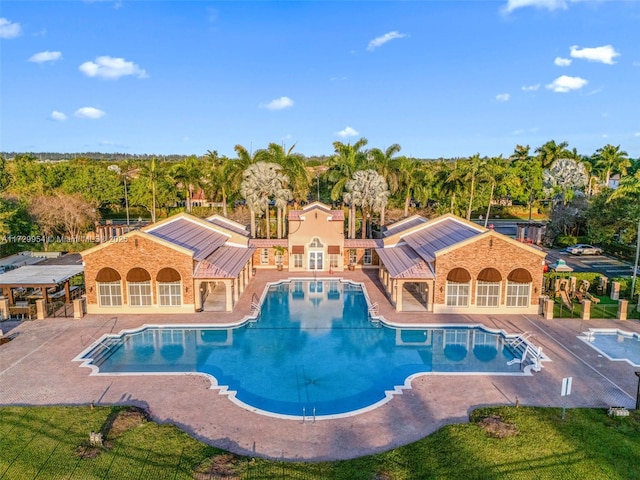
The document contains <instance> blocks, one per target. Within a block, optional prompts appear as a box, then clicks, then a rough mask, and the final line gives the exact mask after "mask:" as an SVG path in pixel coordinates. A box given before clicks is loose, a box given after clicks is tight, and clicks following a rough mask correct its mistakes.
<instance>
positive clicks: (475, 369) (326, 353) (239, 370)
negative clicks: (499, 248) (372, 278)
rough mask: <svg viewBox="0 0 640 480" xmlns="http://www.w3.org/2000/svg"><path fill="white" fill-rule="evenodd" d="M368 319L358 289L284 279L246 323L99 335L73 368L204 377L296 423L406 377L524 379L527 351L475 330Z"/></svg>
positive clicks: (361, 404)
mask: <svg viewBox="0 0 640 480" xmlns="http://www.w3.org/2000/svg"><path fill="white" fill-rule="evenodd" d="M368 312H369V305H368V301H367V298H366V295H365V292H364V290H363V287H362V286H361V285H359V284H352V283H349V282H342V281H338V280H330V281H329V280H320V281H303V280H294V281H290V282H283V283H280V284H274V285H270V286H268V288H267V290H266V293H265V295H263V300H262V306H261V311H260V315H259V317H257V318H255V319H250V320H248V321H244V322H242V323H240V324H237V325H234V326H229V327H224V328H222V327H212V326H196V325H193V326H180V327H175V326H144V327H142V328H140V329H138V330H136V331H125V332H121V333H120V334H119V335H107V336H104V337H102V338H101V339H100V340H99V341H98V342H97V343H95V344H94V345H93V346H91V347H89V348H88V349H87V350H85V352H83V353H81V354H80V355H79V356H78V357H77V358H76V360H78V361H82V362H83V363H82V365H83V366H88V367H91V368H92V369H93V374H98V375H123V374H125V375H140V374H180V373H200V374H205V375H208V376H210V378H211V382H212V388H219V389H220V392H221V393H224V394H227V395H229V397H230V398H231V399H232V400H233V401H234V402H236V403H238V404H240V405H242V406H243V407H245V408H248V409H251V410H254V411H258V412H261V413H268V414H273V415H278V416H285V417H296V418H299V417H301V416H314V417H316V418H317V417H333V418H335V417H336V416H341V415H350V414H354V413H357V412H361V411H364V410H368V409H371V408H374V407H375V406H377V405H380V404H381V403H384V402H386V401H388V400H389V399H390V398H391V397H392V396H393V394H396V393H401V392H402V389H404V388H410V381H411V379H412V378H413V377H415V376H416V375H423V374H447V375H460V374H464V375H473V374H493V375H522V374H530V371H531V367H532V365H531V361H530V359H529V358H527V356H526V353H525V351H526V350H527V348H532V347H531V346H530V345H529V344H528V343H527V342H526V341H525V340H523V339H521V338H519V337H515V336H507V335H505V334H504V333H503V332H500V331H493V330H489V329H487V328H486V327H484V326H481V325H473V326H448V325H437V326H428V327H427V326H419V327H411V328H408V327H399V326H393V325H389V324H386V323H385V322H383V321H378V320H375V319H372V318H371V317H370V316H369V313H368ZM538 367H539V365H538Z"/></svg>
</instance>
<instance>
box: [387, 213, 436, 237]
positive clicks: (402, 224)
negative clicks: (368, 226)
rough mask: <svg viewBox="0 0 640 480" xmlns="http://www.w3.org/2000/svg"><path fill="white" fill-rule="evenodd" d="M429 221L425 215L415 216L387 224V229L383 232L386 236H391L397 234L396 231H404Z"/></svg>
mask: <svg viewBox="0 0 640 480" xmlns="http://www.w3.org/2000/svg"><path fill="white" fill-rule="evenodd" d="M425 222H427V219H426V218H424V217H415V218H409V219H405V220H400V221H398V222H396V223H393V224H391V225H389V226H387V229H386V230H385V231H384V232H383V235H384V236H385V237H390V236H391V235H395V234H396V233H400V232H404V231H405V230H408V229H410V228H413V227H416V226H418V225H421V224H423V223H425Z"/></svg>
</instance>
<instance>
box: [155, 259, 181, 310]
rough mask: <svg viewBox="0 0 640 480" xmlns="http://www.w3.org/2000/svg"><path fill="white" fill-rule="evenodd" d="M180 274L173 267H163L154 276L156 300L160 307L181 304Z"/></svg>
mask: <svg viewBox="0 0 640 480" xmlns="http://www.w3.org/2000/svg"><path fill="white" fill-rule="evenodd" d="M180 280H181V278H180V274H179V273H178V272H177V271H176V270H175V269H173V268H170V267H167V268H163V269H162V270H160V271H159V272H158V275H157V276H156V282H157V284H158V301H159V302H160V306H161V307H168V306H175V305H182V282H181V281H180Z"/></svg>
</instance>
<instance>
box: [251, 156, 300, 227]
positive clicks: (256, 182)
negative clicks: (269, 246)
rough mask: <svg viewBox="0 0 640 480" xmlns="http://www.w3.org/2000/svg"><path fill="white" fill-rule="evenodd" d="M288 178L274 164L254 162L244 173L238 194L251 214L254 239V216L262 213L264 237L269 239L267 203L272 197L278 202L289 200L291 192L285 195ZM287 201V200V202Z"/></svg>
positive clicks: (269, 220)
mask: <svg viewBox="0 0 640 480" xmlns="http://www.w3.org/2000/svg"><path fill="white" fill-rule="evenodd" d="M288 183H289V178H288V177H287V176H286V175H285V174H284V173H282V167H281V166H280V165H278V164H276V163H270V162H256V163H254V164H251V165H249V167H247V169H246V170H245V171H244V174H243V179H242V183H241V185H240V193H241V194H242V196H243V197H244V199H245V200H246V202H247V206H248V207H249V210H250V212H251V236H252V237H255V231H256V228H255V215H256V214H259V213H262V212H264V213H265V217H266V236H267V238H271V219H270V215H269V202H270V199H271V197H272V196H277V197H278V198H279V200H280V201H282V199H284V198H289V197H290V196H291V192H289V193H288V194H285V190H286V185H287V184H288ZM287 201H288V200H287Z"/></svg>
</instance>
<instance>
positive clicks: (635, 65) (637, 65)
mask: <svg viewBox="0 0 640 480" xmlns="http://www.w3.org/2000/svg"><path fill="white" fill-rule="evenodd" d="M631 65H633V66H634V67H640V62H639V61H637V60H636V61H635V62H633V63H632V64H631Z"/></svg>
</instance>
